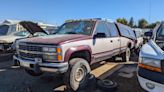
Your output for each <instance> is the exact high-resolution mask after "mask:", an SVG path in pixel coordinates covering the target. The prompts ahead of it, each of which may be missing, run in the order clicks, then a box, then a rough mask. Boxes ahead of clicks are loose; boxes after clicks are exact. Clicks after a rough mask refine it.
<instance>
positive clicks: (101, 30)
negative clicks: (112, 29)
mask: <svg viewBox="0 0 164 92" xmlns="http://www.w3.org/2000/svg"><path fill="white" fill-rule="evenodd" d="M96 33H105V34H106V36H107V37H109V36H110V34H109V32H108V28H107V25H106V24H105V23H104V22H99V23H98V25H97V28H96Z"/></svg>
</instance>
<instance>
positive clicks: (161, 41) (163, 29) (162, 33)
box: [156, 24, 164, 50]
mask: <svg viewBox="0 0 164 92" xmlns="http://www.w3.org/2000/svg"><path fill="white" fill-rule="evenodd" d="M156 43H157V44H158V46H159V47H160V48H161V49H162V50H164V24H162V25H161V26H160V27H159V29H158V30H157V37H156Z"/></svg>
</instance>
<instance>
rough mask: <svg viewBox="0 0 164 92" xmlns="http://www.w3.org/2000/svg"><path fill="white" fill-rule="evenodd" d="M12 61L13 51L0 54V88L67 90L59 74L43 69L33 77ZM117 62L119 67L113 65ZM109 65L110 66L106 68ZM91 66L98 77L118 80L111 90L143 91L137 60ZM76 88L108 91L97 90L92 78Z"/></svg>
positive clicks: (14, 90)
mask: <svg viewBox="0 0 164 92" xmlns="http://www.w3.org/2000/svg"><path fill="white" fill-rule="evenodd" d="M134 57H135V58H136V56H134ZM136 61H137V60H134V61H133V62H136ZM12 65H13V62H12V54H8V55H2V54H1V55H0V92H66V91H68V92H69V90H66V89H65V86H64V85H63V81H62V76H57V75H55V74H48V73H45V74H43V75H42V76H39V77H32V76H30V75H28V74H27V73H26V72H25V71H24V70H23V69H21V68H20V67H14V66H12ZM115 65H116V66H115ZM117 65H118V66H121V67H119V68H116V67H117ZM108 66H109V67H111V66H113V67H111V68H108V70H107V67H108ZM92 67H93V71H92V72H93V74H94V75H95V76H96V77H97V78H98V79H110V80H114V81H116V82H117V83H118V85H119V86H118V88H117V89H116V90H115V91H113V92H144V91H143V90H142V88H141V87H140V86H139V83H138V80H137V76H136V67H137V64H136V63H129V64H127V63H122V62H119V63H118V62H117V61H114V62H108V63H106V62H103V63H99V64H95V65H93V66H92ZM101 67H102V68H103V69H102V68H101ZM96 69H97V70H96ZM132 70H133V71H132ZM79 92H108V91H103V90H100V89H99V88H98V87H97V86H96V83H95V82H90V84H89V85H88V86H87V88H85V89H83V90H80V91H79Z"/></svg>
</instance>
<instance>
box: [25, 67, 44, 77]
mask: <svg viewBox="0 0 164 92" xmlns="http://www.w3.org/2000/svg"><path fill="white" fill-rule="evenodd" d="M25 71H26V72H27V73H28V74H29V75H31V76H41V75H42V74H43V73H36V72H34V71H33V70H28V69H25Z"/></svg>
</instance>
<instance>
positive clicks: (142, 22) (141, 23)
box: [138, 19, 148, 28]
mask: <svg viewBox="0 0 164 92" xmlns="http://www.w3.org/2000/svg"><path fill="white" fill-rule="evenodd" d="M147 26H148V22H147V20H145V19H140V20H139V21H138V27H139V28H146V27H147Z"/></svg>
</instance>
